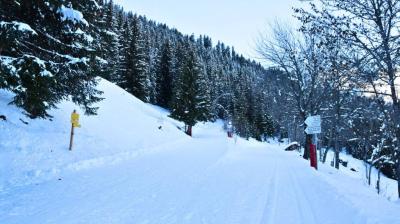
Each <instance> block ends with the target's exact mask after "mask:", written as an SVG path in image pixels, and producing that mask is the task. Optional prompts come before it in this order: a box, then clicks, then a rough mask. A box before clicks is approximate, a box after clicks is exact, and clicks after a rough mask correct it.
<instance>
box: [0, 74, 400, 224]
mask: <svg viewBox="0 0 400 224" xmlns="http://www.w3.org/2000/svg"><path fill="white" fill-rule="evenodd" d="M100 89H101V90H103V91H104V92H105V93H104V97H105V98H106V99H105V100H104V101H103V102H101V103H100V105H99V106H100V107H101V109H100V111H99V116H96V117H85V116H84V117H82V119H81V123H82V128H81V129H79V130H78V131H77V136H76V137H77V138H76V141H75V148H74V150H73V151H72V152H69V151H68V149H67V148H68V137H69V128H70V127H69V125H70V124H69V116H70V113H71V111H72V110H73V109H74V108H75V106H74V105H73V104H71V103H68V102H64V103H62V104H61V105H60V109H58V110H54V111H52V112H51V114H52V115H54V119H53V121H33V122H32V121H30V122H31V123H30V124H29V125H25V124H23V123H22V122H20V121H19V118H20V117H23V116H22V115H21V113H20V111H19V110H18V109H16V108H15V107H12V106H7V105H5V104H6V102H7V101H9V100H10V97H11V95H10V94H9V93H6V92H0V102H1V105H0V106H1V107H0V108H2V109H1V110H2V111H1V112H0V113H1V114H3V113H4V114H6V116H7V117H8V119H9V121H7V122H0V125H1V131H2V134H1V136H0V149H1V150H0V158H1V161H0V162H1V168H0V172H2V173H1V175H0V176H1V181H2V182H1V183H2V188H1V189H0V223H7V224H12V223H18V224H23V223H38V224H39V223H40V224H43V223H57V224H59V223H66V224H67V223H68V224H69V223H85V224H86V223H146V224H181V223H188V224H196V223H210V224H213V223H215V224H221V223H222V224H223V223H226V224H235V223H238V224H252V223H270V224H280V223H285V224H291V223H293V224H296V223H299V224H301V223H307V224H321V223H326V224H335V223H343V224H347V223H355V224H365V223H368V224H372V223H377V224H378V223H379V224H381V223H382V224H386V223H387V224H400V216H399V211H400V203H399V202H398V201H397V202H390V201H388V200H386V199H385V198H383V197H381V196H378V195H376V193H375V192H374V191H373V190H371V189H370V188H368V187H365V186H362V184H361V185H360V181H359V179H356V178H353V177H349V175H347V174H343V173H342V172H341V171H338V170H336V169H334V168H331V167H329V166H325V165H321V166H320V169H319V170H318V171H316V170H314V169H311V168H310V167H309V163H308V161H305V160H303V159H302V158H301V157H300V156H299V154H298V153H297V152H286V151H284V150H283V149H284V148H285V145H279V144H278V143H270V144H265V143H259V142H256V141H253V140H251V141H245V140H243V139H240V138H238V139H236V140H235V139H228V138H227V137H226V133H225V132H223V130H222V126H223V124H222V122H216V123H206V124H199V125H196V126H195V128H194V136H193V138H189V137H187V136H186V135H184V134H183V133H181V132H180V131H179V130H178V129H177V128H176V126H179V125H181V124H180V123H179V122H176V121H174V120H172V119H169V118H168V117H167V114H168V113H167V112H166V111H163V110H162V109H161V108H156V107H154V106H150V105H147V104H144V103H143V102H141V101H139V100H137V99H136V98H134V97H132V96H131V95H129V94H127V93H126V92H124V91H123V90H121V89H120V88H118V87H116V86H114V85H113V84H111V83H109V82H107V81H104V80H102V81H101V83H100ZM3 108H5V109H3ZM23 119H26V118H23ZM160 125H162V129H161V130H159V129H158V127H159V126H160Z"/></svg>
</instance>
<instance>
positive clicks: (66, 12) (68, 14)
mask: <svg viewBox="0 0 400 224" xmlns="http://www.w3.org/2000/svg"><path fill="white" fill-rule="evenodd" d="M57 12H58V13H60V14H61V15H62V17H61V19H62V20H63V21H65V20H69V21H72V22H73V23H82V24H84V25H85V26H89V23H88V22H87V21H86V20H85V19H84V18H83V14H82V13H81V12H80V11H78V10H75V9H73V8H68V7H65V6H64V5H61V7H60V8H59V9H58V11H57Z"/></svg>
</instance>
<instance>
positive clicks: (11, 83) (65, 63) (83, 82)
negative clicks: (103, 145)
mask: <svg viewBox="0 0 400 224" xmlns="http://www.w3.org/2000/svg"><path fill="white" fill-rule="evenodd" d="M62 3H63V2H62V1H52V2H43V1H28V0H21V1H18V4H16V5H14V7H15V12H14V14H13V13H8V14H5V15H3V16H2V21H0V24H1V25H0V33H1V34H0V38H1V39H2V40H4V42H2V45H1V47H0V49H1V50H0V70H1V75H0V76H1V78H0V81H2V85H0V87H1V88H6V89H9V90H11V91H13V92H14V93H15V94H16V95H15V97H14V99H13V101H12V103H14V104H16V105H17V106H19V107H21V108H23V109H24V110H25V111H26V113H27V115H28V116H30V117H31V118H37V117H41V118H46V117H50V116H51V115H50V114H48V110H49V109H51V108H54V107H55V106H56V104H57V103H58V102H60V101H61V100H63V99H66V98H68V97H71V98H72V100H73V101H74V102H76V103H78V104H80V105H82V106H83V107H84V108H85V109H86V112H88V113H90V114H92V113H95V111H96V108H93V107H91V106H90V105H91V104H92V103H94V102H96V101H98V100H100V99H99V98H98V97H97V95H98V93H99V92H97V91H96V90H95V84H96V81H95V79H94V74H93V73H92V72H91V70H92V68H90V67H89V64H93V61H92V60H93V59H94V57H93V56H91V55H92V53H91V50H90V46H89V44H88V42H87V41H85V39H84V37H86V36H87V35H88V34H87V33H86V31H88V27H89V23H88V21H87V20H86V19H85V18H84V15H83V14H82V12H80V11H78V10H76V9H75V8H74V5H73V4H72V3H73V2H70V3H69V4H67V5H63V4H62ZM76 6H77V8H79V5H76ZM9 14H13V15H12V16H8V15H9ZM71 15H74V16H71Z"/></svg>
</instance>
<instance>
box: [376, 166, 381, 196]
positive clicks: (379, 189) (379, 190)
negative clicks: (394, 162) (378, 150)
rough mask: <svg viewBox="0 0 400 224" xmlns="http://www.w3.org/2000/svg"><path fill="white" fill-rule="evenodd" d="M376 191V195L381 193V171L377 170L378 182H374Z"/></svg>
mask: <svg viewBox="0 0 400 224" xmlns="http://www.w3.org/2000/svg"><path fill="white" fill-rule="evenodd" d="M376 190H377V192H378V194H380V193H381V169H380V168H378V180H376Z"/></svg>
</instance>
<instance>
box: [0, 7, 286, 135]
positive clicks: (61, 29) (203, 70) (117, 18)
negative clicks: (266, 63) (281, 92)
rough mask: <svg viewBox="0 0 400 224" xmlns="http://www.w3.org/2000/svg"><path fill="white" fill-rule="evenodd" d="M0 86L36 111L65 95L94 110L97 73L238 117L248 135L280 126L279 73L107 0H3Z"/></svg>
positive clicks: (143, 94) (171, 102)
mask: <svg viewBox="0 0 400 224" xmlns="http://www.w3.org/2000/svg"><path fill="white" fill-rule="evenodd" d="M0 21H1V23H0V57H1V58H0V59H1V60H0V72H1V73H0V88H3V89H7V90H10V91H12V92H14V93H15V94H16V95H15V98H14V100H13V102H12V103H13V104H15V105H17V106H19V107H21V108H23V109H24V110H25V111H26V113H27V115H28V116H30V117H31V118H38V117H39V118H50V117H51V115H50V114H48V110H49V109H51V108H54V107H56V105H57V103H58V102H60V101H61V100H64V99H71V100H73V101H74V102H75V103H77V104H79V105H81V106H82V107H83V108H84V109H85V111H86V112H87V113H89V114H95V113H96V109H97V108H95V107H93V105H94V103H95V102H97V101H99V100H101V93H100V92H99V91H97V90H96V76H101V77H103V78H105V79H107V80H109V81H111V82H114V83H116V84H117V85H119V86H120V87H122V88H124V89H125V90H126V91H128V92H130V93H132V94H133V95H135V96H136V97H138V98H139V99H141V100H142V101H144V102H148V103H152V104H157V105H160V106H162V107H165V108H167V109H170V111H171V116H172V117H174V118H176V119H178V120H181V121H183V122H184V123H185V131H186V132H187V133H188V134H191V127H192V126H193V125H194V124H195V123H197V122H199V121H209V120H215V119H217V118H222V119H224V120H231V121H232V122H233V124H234V127H235V131H236V133H238V134H239V135H241V136H244V137H247V138H248V137H254V138H257V139H259V140H262V139H264V138H265V137H266V136H270V135H272V134H273V133H274V127H275V126H276V124H275V123H274V122H273V120H272V118H271V116H270V113H271V111H270V109H271V108H270V107H271V103H270V101H271V100H272V99H273V97H271V93H272V92H271V91H267V90H268V87H266V86H270V85H271V82H273V81H271V80H274V79H272V78H271V77H273V76H275V75H277V74H279V72H278V71H275V70H266V69H264V68H263V67H262V66H261V65H260V64H259V63H256V62H255V61H251V60H249V59H246V58H244V57H243V56H242V55H240V54H238V53H236V52H235V50H234V49H233V48H231V47H229V46H226V45H225V44H224V43H221V42H218V43H216V44H215V43H212V40H211V38H210V37H207V36H199V37H195V36H194V35H183V34H182V33H180V32H179V31H178V30H176V29H171V28H169V27H168V26H167V25H165V24H160V23H156V22H154V21H151V20H148V19H147V18H146V17H144V16H139V15H137V14H134V13H132V12H126V11H124V10H123V8H122V7H120V6H118V5H115V4H114V3H113V2H112V1H102V0H85V1H81V0H69V1H66V0H54V1H31V0H1V1H0Z"/></svg>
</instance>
